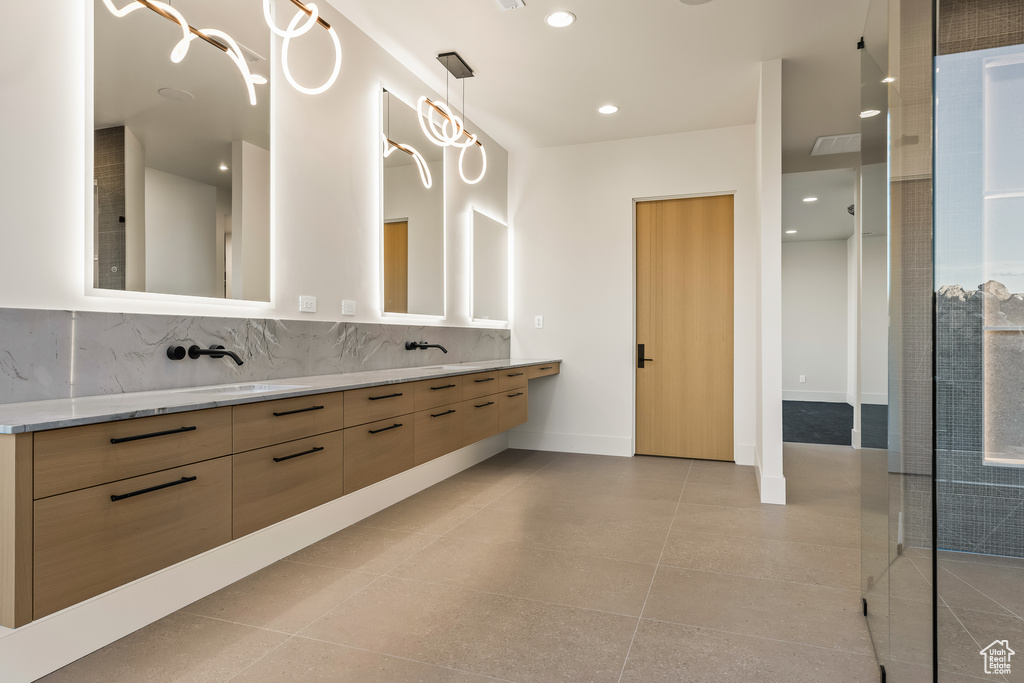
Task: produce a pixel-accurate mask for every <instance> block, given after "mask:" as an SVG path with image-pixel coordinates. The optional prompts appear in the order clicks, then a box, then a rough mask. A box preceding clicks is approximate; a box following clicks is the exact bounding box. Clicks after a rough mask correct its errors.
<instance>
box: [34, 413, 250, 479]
mask: <svg viewBox="0 0 1024 683" xmlns="http://www.w3.org/2000/svg"><path fill="white" fill-rule="evenodd" d="M34 453H35V464H34V475H35V476H34V490H35V498H45V497H47V496H53V495H56V494H58V493H65V492H67V491H75V490H78V489H84V488H88V487H90V486H96V485H98V484H105V483H107V482H111V481H117V480H119V479H128V478H129V477H137V476H140V475H143V474H148V473H150V472H156V471H159V470H166V469H169V468H171V467H179V466H181V465H185V464H187V463H190V462H198V461H200V460H209V459H210V458H216V457H219V456H222V455H228V454H229V453H231V408H213V409H210V410H195V411H191V412H187V413H175V414H173V415H156V416H154V417H142V418H138V419H136V420H118V421H116V422H105V423H103V424H95V425H85V426H83V427H67V428H64V429H53V430H50V431H45V432H39V433H37V434H36V435H35V447H34Z"/></svg>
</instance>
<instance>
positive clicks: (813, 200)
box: [804, 197, 818, 202]
mask: <svg viewBox="0 0 1024 683" xmlns="http://www.w3.org/2000/svg"><path fill="white" fill-rule="evenodd" d="M804 201H805V202H816V201H818V198H817V197H804Z"/></svg>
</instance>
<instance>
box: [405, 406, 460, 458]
mask: <svg viewBox="0 0 1024 683" xmlns="http://www.w3.org/2000/svg"><path fill="white" fill-rule="evenodd" d="M463 412H465V411H464V408H463V405H462V402H461V401H459V402H457V403H449V404H448V405H443V406H437V407H435V408H427V409H426V410H420V411H418V412H417V413H416V414H415V416H414V419H415V446H414V449H413V450H414V463H415V464H416V465H422V464H423V463H425V462H428V461H430V460H433V459H434V458H440V457H441V456H442V455H447V454H448V453H451V452H452V451H457V450H459V449H460V448H462V445H463V442H462V414H463Z"/></svg>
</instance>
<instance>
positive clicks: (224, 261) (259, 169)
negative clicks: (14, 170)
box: [92, 0, 271, 301]
mask: <svg viewBox="0 0 1024 683" xmlns="http://www.w3.org/2000/svg"><path fill="white" fill-rule="evenodd" d="M121 4H124V3H121ZM173 9H174V10H176V11H177V12H179V13H180V14H181V15H182V16H183V17H184V18H185V20H186V21H187V22H188V24H190V25H191V26H194V27H197V28H206V29H216V30H218V31H222V32H224V33H226V34H228V35H229V36H231V38H232V39H234V41H235V42H236V43H238V46H239V48H240V50H241V53H242V55H243V56H244V57H245V62H246V65H247V66H248V68H249V70H250V71H251V72H252V73H253V74H260V75H262V76H265V77H267V78H268V79H269V76H270V63H269V61H268V58H269V56H270V49H271V43H270V30H269V29H268V28H267V25H266V23H265V21H264V19H263V14H262V13H261V12H260V11H259V8H258V7H256V8H254V7H253V6H252V3H251V2H248V1H247V0H218V2H215V3H213V2H209V1H208V0H176V1H175V2H174V3H173ZM93 11H94V32H93V38H94V42H93V45H94V96H95V97H94V100H95V105H94V112H93V128H94V130H95V140H94V153H93V168H94V177H93V212H92V240H93V286H94V287H97V288H99V289H116V290H128V291H136V292H160V293H163V294H185V295H193V296H203V297H220V298H230V299H246V300H250V301H269V300H270V151H269V150H270V84H269V82H268V83H266V84H257V85H255V86H254V88H255V94H256V102H257V103H256V105H252V104H251V103H250V95H249V91H248V89H247V86H246V82H245V80H244V78H243V76H242V74H241V72H240V70H239V68H238V67H237V66H236V65H235V63H234V62H233V61H232V59H231V58H230V56H229V55H228V54H227V53H225V52H224V51H223V50H221V49H219V48H218V47H216V46H214V45H211V44H209V43H207V42H204V41H203V40H201V39H196V40H193V41H192V42H191V43H190V44H189V48H188V51H187V53H186V54H185V56H184V58H183V59H182V60H181V62H180V63H177V64H175V63H174V62H172V61H171V59H170V55H171V52H172V50H173V49H174V48H175V46H176V45H177V44H178V42H179V41H180V40H181V38H182V29H181V27H180V26H179V25H178V23H177V22H176V21H172V20H168V19H167V18H165V17H163V16H161V15H159V14H157V13H156V12H154V11H152V10H150V9H149V8H147V7H141V8H139V9H136V10H135V11H132V12H130V13H129V14H127V15H125V16H123V17H116V16H114V15H113V14H112V13H111V12H110V11H109V10H108V9H107V7H106V6H105V4H104V3H103V2H102V1H101V0H95V2H94V10H93Z"/></svg>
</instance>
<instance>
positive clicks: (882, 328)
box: [861, 235, 889, 405]
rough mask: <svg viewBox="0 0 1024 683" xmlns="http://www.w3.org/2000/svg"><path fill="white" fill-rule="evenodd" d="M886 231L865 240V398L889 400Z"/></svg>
mask: <svg viewBox="0 0 1024 683" xmlns="http://www.w3.org/2000/svg"><path fill="white" fill-rule="evenodd" d="M888 241H889V238H888V237H887V236H885V235H872V236H865V237H864V239H863V242H862V247H861V248H862V249H863V252H864V257H863V282H862V290H863V291H862V294H861V296H862V304H861V352H862V356H861V357H862V365H861V401H862V402H863V403H875V404H881V405H885V404H886V403H888V402H889V398H888V397H889V362H888V360H889V282H888V280H889V264H888V254H887V248H888Z"/></svg>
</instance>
